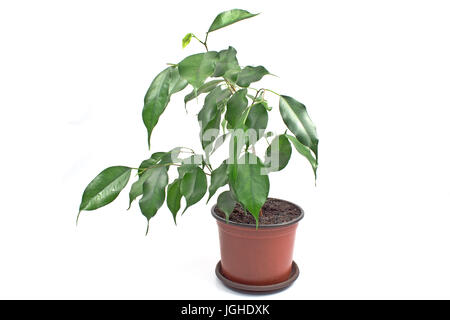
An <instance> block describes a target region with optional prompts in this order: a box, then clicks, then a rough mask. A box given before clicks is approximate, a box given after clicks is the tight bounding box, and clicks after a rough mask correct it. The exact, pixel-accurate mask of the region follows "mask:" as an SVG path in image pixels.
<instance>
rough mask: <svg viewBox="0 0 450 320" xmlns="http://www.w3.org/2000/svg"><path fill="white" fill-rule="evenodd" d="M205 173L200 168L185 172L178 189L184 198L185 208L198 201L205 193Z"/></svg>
mask: <svg viewBox="0 0 450 320" xmlns="http://www.w3.org/2000/svg"><path fill="white" fill-rule="evenodd" d="M206 183H207V182H206V175H205V173H204V172H203V170H202V169H200V168H198V167H197V168H195V169H194V170H192V171H190V172H187V173H186V174H185V175H184V177H183V179H182V180H181V185H180V191H181V194H182V195H183V196H184V198H185V199H186V208H185V209H184V211H183V213H184V212H185V211H186V210H187V208H189V207H190V206H192V205H194V204H196V203H197V202H199V201H200V200H201V199H202V198H203V196H204V195H205V193H206V187H207V185H206Z"/></svg>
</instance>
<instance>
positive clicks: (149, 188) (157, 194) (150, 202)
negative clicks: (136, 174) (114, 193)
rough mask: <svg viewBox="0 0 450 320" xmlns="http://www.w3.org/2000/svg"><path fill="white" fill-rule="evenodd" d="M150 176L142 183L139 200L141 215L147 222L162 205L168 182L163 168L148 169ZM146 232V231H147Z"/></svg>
mask: <svg viewBox="0 0 450 320" xmlns="http://www.w3.org/2000/svg"><path fill="white" fill-rule="evenodd" d="M148 170H149V172H150V174H149V176H148V178H147V179H146V180H145V182H144V188H143V191H144V192H143V196H142V198H141V200H139V207H140V208H141V212H142V214H143V215H144V216H145V217H146V218H147V220H148V221H149V220H150V219H151V218H152V217H154V216H155V214H156V212H157V211H158V209H159V208H161V206H162V205H163V203H164V199H165V197H166V192H165V189H166V186H167V183H168V182H169V176H168V175H167V170H166V169H165V168H164V167H156V168H152V169H148ZM147 231H148V229H147Z"/></svg>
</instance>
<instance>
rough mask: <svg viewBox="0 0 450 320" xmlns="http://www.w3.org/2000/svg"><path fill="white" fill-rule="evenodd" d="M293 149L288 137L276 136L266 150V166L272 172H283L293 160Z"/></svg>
mask: <svg viewBox="0 0 450 320" xmlns="http://www.w3.org/2000/svg"><path fill="white" fill-rule="evenodd" d="M291 154H292V147H291V143H290V142H289V140H288V138H287V136H286V135H284V134H283V135H279V136H276V137H275V138H274V139H273V140H272V143H271V144H270V145H269V147H268V148H267V150H266V161H265V163H264V164H265V166H266V167H267V168H268V169H269V171H270V172H275V171H280V170H283V169H284V168H285V167H286V166H287V164H288V163H289V159H290V158H291Z"/></svg>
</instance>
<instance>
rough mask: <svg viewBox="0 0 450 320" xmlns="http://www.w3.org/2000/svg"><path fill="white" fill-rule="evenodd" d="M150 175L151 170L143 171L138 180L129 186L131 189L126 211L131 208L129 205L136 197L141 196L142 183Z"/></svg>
mask: <svg viewBox="0 0 450 320" xmlns="http://www.w3.org/2000/svg"><path fill="white" fill-rule="evenodd" d="M150 173H151V170H145V171H144V172H143V173H142V174H141V175H140V176H139V179H138V180H137V181H136V182H134V183H133V184H132V185H131V189H130V193H129V198H130V202H129V205H128V209H130V208H131V204H132V203H133V201H134V200H136V198H137V197H139V196H141V195H142V193H143V192H144V182H145V180H147V178H148V177H149V175H150Z"/></svg>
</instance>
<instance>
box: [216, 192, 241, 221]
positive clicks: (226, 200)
mask: <svg viewBox="0 0 450 320" xmlns="http://www.w3.org/2000/svg"><path fill="white" fill-rule="evenodd" d="M236 204H237V202H236V200H234V198H233V195H232V194H231V191H224V192H222V193H221V194H220V195H219V197H217V207H218V208H219V209H220V210H222V211H223V213H225V217H226V220H227V222H228V220H229V219H230V214H231V213H232V212H233V210H234V208H235V207H236Z"/></svg>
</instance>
